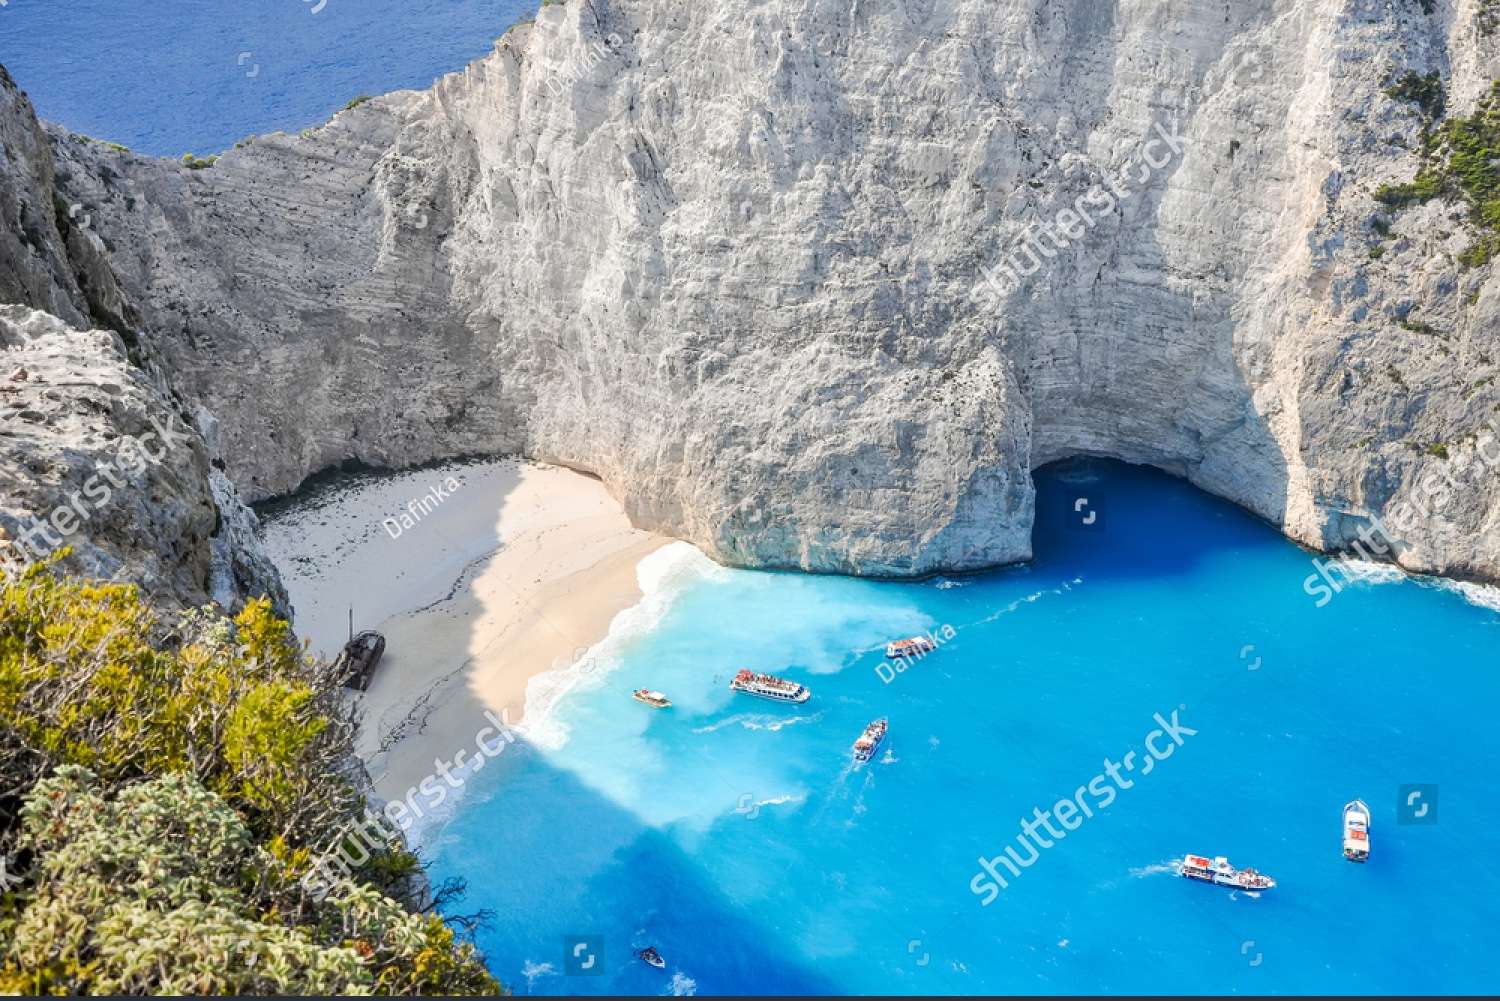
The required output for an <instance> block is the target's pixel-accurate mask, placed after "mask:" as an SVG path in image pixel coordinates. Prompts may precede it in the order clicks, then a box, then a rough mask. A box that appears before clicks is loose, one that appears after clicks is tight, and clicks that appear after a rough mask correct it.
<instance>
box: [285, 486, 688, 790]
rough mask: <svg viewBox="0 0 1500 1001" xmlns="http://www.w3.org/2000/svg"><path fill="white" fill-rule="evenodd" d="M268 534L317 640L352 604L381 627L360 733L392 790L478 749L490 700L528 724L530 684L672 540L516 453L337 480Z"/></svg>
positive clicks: (309, 636) (300, 617) (620, 604)
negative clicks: (635, 524) (382, 641)
mask: <svg viewBox="0 0 1500 1001" xmlns="http://www.w3.org/2000/svg"><path fill="white" fill-rule="evenodd" d="M265 532H266V541H267V548H268V549H269V550H270V552H271V554H272V556H273V557H274V558H275V559H276V560H277V563H278V565H279V566H280V567H281V570H282V574H283V577H284V579H285V581H286V585H287V588H288V590H289V591H290V593H291V597H292V602H293V605H294V606H295V608H296V620H295V625H296V628H297V632H298V635H299V636H301V637H302V638H303V639H305V640H307V641H308V642H309V643H310V645H311V646H312V649H313V650H314V651H316V652H317V653H319V654H322V655H323V656H326V657H331V656H333V655H334V654H336V653H337V652H338V650H339V648H340V647H341V646H342V645H343V643H344V641H345V640H346V639H347V638H348V633H349V629H350V614H351V609H352V614H353V628H354V630H355V631H359V630H362V629H377V630H379V631H380V632H381V633H383V634H384V635H385V637H386V641H387V643H386V653H385V656H384V658H383V659H382V661H381V664H380V667H379V670H378V671H377V672H376V675H375V680H374V682H373V683H372V684H371V685H370V689H369V691H368V692H366V693H364V694H363V695H361V696H358V698H359V709H360V713H361V716H362V725H361V728H360V734H359V739H358V743H357V750H358V751H359V754H360V756H361V757H362V758H364V760H365V762H366V764H367V767H368V768H369V771H370V775H371V778H372V779H373V780H374V782H375V787H376V791H377V793H379V794H380V795H381V796H383V797H386V798H391V797H399V796H403V795H405V793H406V791H407V790H408V789H409V788H410V787H412V786H414V785H416V784H417V783H419V782H420V781H421V780H422V779H423V778H425V777H426V776H428V775H429V774H431V773H432V772H433V770H434V762H435V759H451V758H452V757H453V755H454V752H455V751H457V750H461V749H472V748H473V747H474V738H475V734H476V733H477V732H478V731H480V730H482V729H483V728H485V727H486V726H487V725H489V724H488V720H487V718H486V716H485V712H486V711H489V712H490V713H493V714H494V715H495V716H497V717H501V718H503V719H505V720H507V721H508V722H511V723H519V722H521V721H522V718H523V714H524V710H525V696H526V685H527V682H528V681H530V679H531V678H532V677H533V676H535V675H537V674H539V673H541V672H544V671H549V670H554V669H557V668H561V667H566V666H567V665H568V664H570V663H572V662H574V661H576V660H577V659H578V658H579V657H581V656H582V654H583V653H584V652H585V651H586V650H587V649H588V648H589V647H591V646H593V645H594V644H596V643H598V642H599V641H600V640H602V639H604V637H605V636H606V635H607V634H608V632H609V627H610V623H611V622H612V621H613V619H614V617H615V616H616V615H618V614H619V613H620V612H622V611H624V610H626V609H628V608H630V607H631V606H632V605H634V604H635V603H636V602H637V601H639V600H640V598H641V591H640V586H639V584H638V581H637V576H636V567H637V565H638V564H639V563H640V561H641V560H642V559H643V558H644V557H646V556H647V555H648V554H650V553H651V552H653V551H654V550H656V549H657V548H658V547H660V546H662V545H664V544H665V543H666V542H667V541H669V540H667V539H664V538H662V537H660V536H657V535H653V534H651V533H649V532H641V531H638V530H636V529H634V528H632V527H631V526H630V523H629V521H628V520H627V519H626V517H625V515H624V512H623V511H621V509H620V506H619V505H618V504H617V503H616V502H615V500H614V499H613V498H612V497H611V496H610V495H609V492H608V491H607V490H606V489H605V488H604V485H603V484H602V483H600V482H599V481H598V480H596V479H594V478H592V477H589V476H586V475H583V474H581V473H577V472H574V471H572V470H569V469H563V468H560V467H554V466H545V465H541V464H538V463H528V462H523V461H520V460H514V459H499V460H485V461H481V462H467V463H453V464H446V465H442V466H436V467H433V468H430V469H425V470H416V471H410V472H403V473H395V474H378V475H363V476H358V477H352V478H340V479H339V480H337V481H334V482H332V483H329V484H323V485H320V486H318V487H315V488H313V489H312V490H310V491H308V492H307V494H306V496H304V497H299V498H297V499H296V500H294V501H292V502H290V503H289V504H286V505H283V506H280V507H279V508H278V509H277V510H273V511H272V512H270V513H268V514H267V515H266V518H265Z"/></svg>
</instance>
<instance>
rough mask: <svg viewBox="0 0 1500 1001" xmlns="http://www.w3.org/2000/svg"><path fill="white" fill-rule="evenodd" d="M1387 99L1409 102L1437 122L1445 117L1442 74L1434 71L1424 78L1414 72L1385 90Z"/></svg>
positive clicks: (1409, 71) (1409, 72) (1407, 73)
mask: <svg viewBox="0 0 1500 1001" xmlns="http://www.w3.org/2000/svg"><path fill="white" fill-rule="evenodd" d="M1385 93H1386V96H1387V97H1391V98H1394V99H1395V100H1397V101H1409V102H1411V103H1412V104H1415V105H1416V106H1417V107H1419V108H1421V109H1422V114H1424V115H1426V116H1427V117H1428V118H1430V119H1433V120H1434V121H1436V120H1437V119H1439V118H1442V117H1443V108H1444V105H1445V103H1446V99H1445V98H1444V96H1443V77H1442V74H1440V73H1438V72H1437V71H1436V70H1434V71H1433V72H1431V73H1428V74H1427V75H1426V76H1423V75H1422V74H1420V73H1417V72H1416V71H1414V70H1407V71H1406V75H1405V76H1403V77H1401V79H1399V80H1397V81H1396V82H1395V83H1394V84H1392V85H1391V86H1389V87H1387V88H1386V89H1385Z"/></svg>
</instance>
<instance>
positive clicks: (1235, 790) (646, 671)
mask: <svg viewBox="0 0 1500 1001" xmlns="http://www.w3.org/2000/svg"><path fill="white" fill-rule="evenodd" d="M1038 489H1039V499H1038V507H1039V516H1038V527H1037V532H1036V554H1037V557H1036V560H1035V562H1034V563H1033V564H1031V565H1029V566H1026V567H1021V568H1015V569H1010V570H1006V571H1002V572H996V573H991V574H987V575H983V576H978V577H966V578H958V579H952V580H935V581H930V582H925V583H921V584H895V583H880V582H869V581H857V580H849V579H842V578H821V577H806V576H799V575H792V574H772V573H756V572H746V571H730V570H724V569H721V568H716V567H712V566H711V565H709V564H708V563H707V561H706V560H703V559H702V558H701V557H698V556H697V555H696V553H694V552H691V551H688V552H686V554H685V553H684V551H683V550H682V549H680V548H679V549H673V550H668V551H666V552H664V554H661V555H659V556H658V557H655V558H653V561H652V562H651V564H650V565H648V567H647V574H648V576H650V577H651V578H652V579H651V580H650V581H648V583H649V584H650V585H651V593H650V594H649V595H648V601H647V604H648V605H652V604H654V605H656V606H657V607H656V609H655V611H654V612H653V611H652V610H651V609H650V608H644V609H642V610H640V611H639V612H638V613H637V618H638V619H648V618H654V619H659V621H657V622H656V624H655V627H654V628H650V629H646V628H640V626H641V624H642V623H641V622H637V623H636V625H635V628H633V629H632V630H630V634H629V635H617V636H615V638H614V639H613V640H612V641H611V642H610V643H609V644H606V649H605V650H603V651H601V654H600V663H601V664H602V665H603V667H605V668H607V670H605V669H596V670H594V671H592V672H590V673H586V674H581V675H575V676H574V677H573V678H572V679H571V680H572V681H573V682H574V686H573V687H572V689H571V690H570V691H568V692H567V694H566V695H564V696H562V697H561V698H559V699H555V701H554V700H552V699H548V698H543V695H544V694H545V693H542V692H541V691H540V688H538V689H537V690H534V692H533V696H534V698H533V700H532V701H531V703H529V704H532V705H537V704H543V703H548V702H552V703H553V704H551V707H550V710H549V712H548V713H547V715H546V717H545V724H544V725H542V726H540V727H539V728H536V731H535V733H534V734H533V736H534V738H535V742H534V743H533V744H531V745H529V746H527V747H525V748H524V749H523V748H522V747H521V745H519V744H518V745H516V747H515V748H513V749H512V752H511V753H508V754H505V755H502V756H501V757H500V758H498V759H496V760H495V761H493V762H491V763H490V764H489V765H488V766H486V768H485V769H484V771H482V772H481V773H478V774H476V775H475V776H473V778H472V779H471V780H470V783H469V786H468V787H467V788H466V790H465V793H464V800H463V802H462V805H461V806H460V808H459V810H458V812H457V814H456V816H454V817H452V818H451V819H449V820H448V821H447V822H445V823H444V824H442V826H440V827H436V828H434V829H432V830H429V831H428V832H427V834H426V842H427V843H426V851H427V854H428V855H429V856H431V857H432V859H433V860H434V863H435V866H434V874H435V875H436V876H437V877H439V878H442V877H450V876H457V877H461V878H463V879H465V880H466V881H467V883H468V895H467V898H466V899H465V900H464V901H463V902H462V903H461V904H460V905H457V906H456V907H455V908H454V909H455V910H456V911H460V912H462V911H472V910H476V909H478V908H481V907H487V908H492V909H493V910H494V912H495V913H494V917H493V919H492V920H491V921H490V923H489V924H488V926H487V927H486V929H485V930H484V931H483V932H481V934H480V935H479V941H480V944H481V946H482V947H483V948H484V949H485V951H486V953H487V955H488V957H489V961H490V964H491V967H492V969H493V970H494V972H495V973H496V974H497V975H498V976H500V977H501V978H502V979H503V980H504V981H505V982H507V983H508V984H510V985H511V986H512V987H513V988H514V989H516V990H517V991H518V992H527V991H532V992H537V993H571V992H580V993H608V992H631V993H662V992H672V991H679V992H682V991H687V990H692V989H696V990H697V991H699V992H702V993H756V992H773V993H774V992H827V991H848V992H888V993H889V992H931V993H942V992H980V991H991V992H1007V991H1018V992H1027V991H1037V992H1100V991H1129V992H1137V993H1151V992H1168V993H1172V992H1190V991H1235V992H1291V991H1327V992H1350V993H1359V992H1411V991H1418V992H1420V991H1483V990H1485V989H1487V988H1489V987H1492V986H1493V985H1494V982H1495V977H1494V974H1493V972H1492V970H1491V969H1490V956H1489V953H1488V943H1489V940H1490V933H1491V930H1492V929H1493V928H1494V927H1495V926H1496V924H1497V921H1500V904H1497V902H1496V898H1495V891H1496V890H1497V889H1500V877H1497V870H1496V864H1495V862H1494V861H1493V860H1492V859H1491V858H1490V856H1489V853H1488V842H1489V837H1488V833H1489V832H1490V831H1491V830H1493V829H1494V828H1495V826H1496V824H1497V822H1500V797H1497V793H1500V789H1497V783H1496V780H1495V777H1494V771H1493V768H1492V762H1493V761H1494V760H1495V759H1496V756H1497V752H1500V736H1497V731H1496V727H1495V726H1494V724H1493V720H1492V718H1491V717H1492V714H1493V709H1494V706H1495V705H1496V704H1497V703H1496V696H1497V694H1500V681H1497V678H1496V672H1495V655H1496V652H1497V650H1500V615H1497V614H1496V613H1495V612H1494V611H1491V610H1488V609H1486V608H1482V607H1477V606H1476V605H1474V604H1471V603H1469V602H1468V601H1466V600H1465V599H1464V598H1463V597H1462V596H1461V595H1460V594H1458V593H1457V592H1456V591H1455V590H1454V589H1451V588H1449V587H1446V586H1441V585H1438V584H1436V583H1435V582H1418V581H1413V580H1396V579H1391V575H1390V574H1372V575H1370V576H1371V579H1370V581H1369V582H1362V583H1358V584H1354V585H1352V586H1351V587H1348V588H1346V589H1345V590H1344V591H1343V592H1342V593H1341V594H1339V595H1338V596H1337V597H1335V598H1334V599H1333V601H1331V602H1330V603H1328V604H1327V605H1326V607H1323V608H1318V607H1316V605H1315V603H1314V601H1313V599H1312V598H1310V597H1309V596H1308V595H1307V594H1306V593H1305V592H1304V591H1303V589H1302V581H1303V580H1304V578H1305V577H1306V576H1307V574H1308V573H1310V572H1311V566H1310V559H1309V556H1308V555H1307V554H1306V553H1304V552H1302V551H1301V550H1299V549H1297V548H1296V547H1294V546H1292V545H1290V544H1288V543H1287V542H1285V541H1284V540H1282V539H1281V538H1280V537H1279V536H1278V535H1277V534H1276V533H1275V532H1273V531H1272V530H1271V529H1270V528H1268V527H1267V526H1265V525H1263V524H1261V523H1260V522H1258V521H1256V520H1254V519H1253V518H1252V517H1250V516H1249V515H1247V514H1244V513H1243V512H1240V511H1238V510H1237V509H1235V508H1233V507H1232V506H1230V505H1228V504H1225V503H1223V502H1220V501H1218V500H1215V499H1213V498H1210V497H1208V496H1206V495H1204V494H1202V493H1200V492H1198V491H1196V490H1195V489H1193V488H1191V487H1189V486H1187V485H1185V484H1183V483H1181V482H1179V481H1176V480H1173V479H1171V478H1169V477H1166V476H1164V475H1162V474H1159V473H1156V472H1154V471H1151V470H1145V469H1139V468H1133V467H1127V466H1122V465H1118V464H1111V463H1097V462H1078V463H1072V464H1069V465H1067V466H1063V467H1052V468H1050V469H1048V470H1045V471H1043V472H1042V473H1041V474H1039V477H1038ZM1080 496H1087V497H1089V498H1091V502H1090V503H1091V507H1092V506H1098V507H1102V508H1103V509H1104V510H1105V512H1106V514H1107V517H1105V518H1104V519H1102V520H1096V522H1095V525H1094V526H1093V528H1092V529H1085V528H1082V527H1079V526H1076V525H1075V524H1074V523H1073V521H1072V520H1071V519H1070V517H1069V516H1070V514H1071V511H1072V506H1073V502H1074V500H1075V499H1076V498H1077V497H1080ZM669 598H670V601H668V599H669ZM943 625H951V626H952V627H953V628H954V631H955V634H956V635H955V636H954V638H953V639H952V640H951V641H949V642H947V643H945V644H944V645H943V646H942V647H941V649H939V650H938V651H937V652H936V653H933V654H931V655H930V656H928V657H927V658H925V659H923V660H921V661H918V662H916V663H915V664H913V665H912V666H911V667H910V668H909V669H908V670H907V671H905V672H904V673H902V674H900V675H897V676H896V677H895V678H894V680H892V681H891V682H890V683H886V682H884V681H883V680H882V678H881V677H880V676H879V675H878V674H877V672H876V666H877V665H879V664H881V663H883V662H884V659H883V651H882V650H881V644H882V643H883V642H884V641H885V640H886V639H889V638H893V637H898V636H902V635H907V634H911V633H914V632H917V631H919V630H923V629H934V630H938V629H940V628H941V627H942V626H943ZM1246 647H1253V649H1252V650H1246ZM1242 651H1243V655H1242ZM739 666H749V667H754V668H757V669H761V670H769V671H774V672H776V673H779V674H783V675H785V676H787V677H790V678H793V679H795V680H797V681H800V682H803V683H805V684H807V685H809V686H810V687H811V689H812V691H813V697H812V700H811V701H810V702H808V703H806V704H805V705H801V706H784V705H777V704H772V703H769V702H765V701H761V700H755V699H751V698H749V697H746V696H743V695H734V694H732V693H731V692H730V691H729V690H728V688H727V684H728V681H729V678H730V677H731V676H732V674H733V671H734V669H735V668H736V667H739ZM544 680H551V681H565V680H569V679H560V678H552V679H544ZM641 686H649V687H655V688H660V689H662V690H663V691H665V692H666V693H667V694H668V695H670V696H671V697H672V699H673V700H674V702H675V705H674V706H673V707H672V708H671V709H668V710H665V711H660V712H657V711H653V710H651V709H648V708H646V707H644V706H641V705H638V704H636V703H634V702H632V701H631V700H630V698H629V694H630V692H631V691H632V690H634V689H635V688H637V687H641ZM1174 709H1176V710H1177V711H1178V714H1179V719H1180V722H1181V723H1182V724H1183V725H1184V726H1187V727H1191V728H1193V729H1195V730H1196V731H1197V733H1196V735H1193V736H1185V737H1184V738H1183V740H1184V742H1183V743H1182V745H1181V746H1180V747H1177V748H1176V750H1175V751H1174V752H1173V753H1172V755H1171V756H1170V757H1168V758H1166V759H1164V760H1161V761H1159V762H1157V763H1156V764H1155V765H1154V766H1153V767H1152V768H1151V770H1150V771H1149V773H1147V772H1145V770H1144V769H1145V766H1144V765H1142V764H1141V762H1140V760H1137V761H1135V763H1134V764H1135V768H1136V772H1135V774H1134V775H1133V777H1132V775H1131V773H1126V772H1121V774H1123V775H1125V777H1126V781H1127V782H1132V785H1131V787H1130V788H1128V789H1126V788H1119V789H1118V791H1117V794H1116V798H1115V799H1114V801H1113V802H1112V803H1110V805H1109V806H1108V807H1107V808H1106V809H1100V810H1096V811H1095V815H1094V816H1093V817H1092V819H1085V820H1084V821H1083V823H1082V824H1081V826H1078V827H1077V829H1075V830H1073V831H1072V832H1071V833H1067V832H1064V833H1066V837H1065V839H1063V840H1055V841H1054V844H1053V847H1051V848H1050V849H1046V850H1043V851H1042V852H1041V853H1040V857H1039V858H1038V859H1037V861H1036V862H1035V863H1034V864H1033V865H1031V866H1030V867H1029V868H1026V869H1023V870H1022V871H1021V874H1020V876H1019V878H1010V879H1009V884H1010V885H1009V887H1008V888H1007V889H1005V890H1004V891H1003V892H1001V893H1000V895H999V898H998V899H997V900H996V901H995V902H994V903H993V904H991V905H989V906H982V905H981V903H980V899H981V898H980V897H979V896H976V895H975V893H974V892H973V891H972V890H971V888H970V882H971V880H972V879H973V877H974V876H975V875H976V873H977V872H978V864H977V861H976V860H977V859H978V858H979V857H980V856H985V857H993V856H996V855H999V854H1000V853H1001V852H1002V851H1003V849H1004V848H1005V847H1006V846H1007V845H1015V844H1016V842H1015V838H1016V837H1017V835H1018V834H1019V832H1020V827H1019V823H1020V820H1021V819H1023V818H1030V817H1032V810H1033V808H1034V807H1043V808H1048V807H1050V806H1051V805H1052V804H1053V803H1055V802H1056V801H1057V800H1059V799H1062V798H1071V797H1073V796H1074V793H1075V790H1076V789H1077V788H1078V787H1079V786H1080V785H1083V784H1085V783H1088V782H1089V781H1090V780H1091V779H1092V778H1093V777H1094V776H1096V775H1098V774H1100V773H1101V772H1102V771H1103V770H1104V767H1105V766H1104V761H1105V759H1106V757H1108V758H1110V759H1112V760H1113V761H1114V762H1116V763H1119V762H1121V760H1122V758H1123V756H1124V755H1125V754H1126V752H1130V751H1135V752H1136V754H1137V756H1138V758H1139V757H1140V756H1142V755H1143V752H1142V751H1141V750H1140V748H1141V746H1142V742H1143V741H1144V740H1145V738H1146V736H1147V734H1148V733H1149V732H1150V731H1152V730H1153V729H1155V728H1156V724H1155V723H1153V721H1152V717H1153V714H1155V713H1161V714H1163V715H1164V716H1167V717H1170V715H1171V712H1172V711H1173V710H1174ZM878 716H888V717H889V718H890V721H891V731H890V737H889V738H888V740H887V742H886V744H885V746H884V748H883V749H882V752H881V754H880V755H879V757H878V760H877V761H875V762H872V763H871V764H868V765H864V766H861V767H853V766H852V763H851V759H850V754H849V745H850V743H851V742H852V741H853V740H854V738H855V737H856V736H857V735H858V734H859V732H860V730H861V729H862V728H863V726H864V725H865V724H866V723H867V722H869V721H870V720H872V719H874V718H876V717H878ZM460 736H461V737H462V738H463V739H465V740H467V736H468V735H456V736H455V740H458V739H459V737H460ZM455 746H459V745H458V744H455ZM1156 746H1157V747H1158V748H1159V749H1160V748H1161V747H1162V746H1163V745H1162V741H1161V739H1160V738H1157V745H1156ZM1411 784H1435V785H1436V786H1437V790H1436V793H1431V792H1429V793H1427V794H1426V795H1427V797H1428V799H1435V803H1436V806H1435V807H1434V809H1433V810H1429V811H1428V813H1427V816H1426V817H1425V818H1422V819H1435V820H1436V823H1424V824H1404V823H1398V815H1397V800H1398V788H1399V787H1400V786H1403V785H1411ZM1356 796H1358V797H1361V798H1363V799H1365V800H1366V801H1367V802H1368V803H1369V805H1370V807H1371V809H1372V811H1373V813H1374V821H1373V846H1374V851H1373V857H1372V859H1371V861H1370V862H1369V863H1368V864H1367V865H1364V866H1357V865H1354V864H1351V863H1348V862H1345V861H1344V860H1343V858H1342V856H1341V846H1340V834H1341V829H1340V811H1341V808H1342V806H1343V804H1344V803H1345V802H1346V801H1347V800H1349V799H1352V798H1354V797H1356ZM1090 802H1091V804H1092V805H1093V806H1098V805H1100V802H1101V801H1100V800H1098V799H1090ZM1423 802H1426V800H1422V801H1419V802H1418V803H1416V804H1414V807H1415V808H1417V809H1419V808H1420V806H1421V805H1422V803H1423ZM1043 835H1044V836H1045V829H1043ZM1186 852H1195V853H1205V854H1209V855H1214V854H1224V855H1228V856H1229V857H1230V859H1231V860H1232V861H1233V862H1235V863H1236V864H1239V865H1251V866H1254V867H1256V868H1258V869H1261V870H1262V871H1265V872H1268V873H1270V874H1271V875H1273V876H1274V877H1276V878H1277V879H1278V880H1279V883H1280V885H1279V887H1278V888H1277V889H1275V890H1273V891H1270V892H1267V893H1264V894H1261V895H1259V896H1252V895H1246V894H1239V893H1234V892H1231V891H1228V890H1225V889H1221V888H1218V887H1211V886H1206V885H1202V884H1198V883H1191V882H1189V881H1187V880H1184V879H1180V878H1177V877H1176V876H1175V875H1174V874H1173V872H1172V869H1171V863H1172V862H1173V861H1174V860H1175V859H1178V858H1180V857H1181V855H1182V854H1184V853H1186ZM1020 854H1021V857H1022V858H1023V859H1025V858H1026V857H1027V853H1026V852H1025V851H1021V852H1020ZM1002 873H1004V874H1005V875H1007V876H1009V873H1008V871H1006V870H1002ZM584 936H587V937H588V938H587V939H586V940H584V944H583V949H582V950H581V951H580V952H579V955H578V957H577V958H576V959H573V960H572V962H573V963H574V964H579V965H581V964H582V963H585V962H587V958H588V957H589V956H591V955H592V956H594V963H593V965H592V967H591V968H590V969H589V970H587V971H584V972H582V973H578V972H572V973H570V972H569V964H568V959H569V957H568V956H565V953H567V952H570V951H571V950H570V948H569V945H570V943H571V942H572V941H573V939H574V938H575V937H579V938H581V937H584ZM646 945H655V946H656V947H657V948H658V949H659V950H660V951H661V952H662V954H663V955H664V956H665V957H666V959H667V962H668V968H667V969H666V970H665V971H657V970H654V969H651V968H650V967H648V966H646V965H645V964H643V963H641V962H639V961H638V960H635V959H634V958H633V952H634V950H637V949H640V948H642V947H644V946H646Z"/></svg>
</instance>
